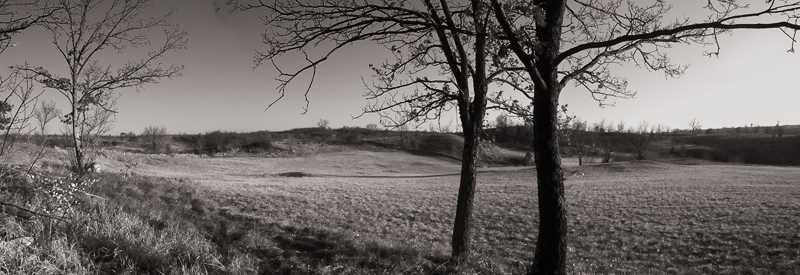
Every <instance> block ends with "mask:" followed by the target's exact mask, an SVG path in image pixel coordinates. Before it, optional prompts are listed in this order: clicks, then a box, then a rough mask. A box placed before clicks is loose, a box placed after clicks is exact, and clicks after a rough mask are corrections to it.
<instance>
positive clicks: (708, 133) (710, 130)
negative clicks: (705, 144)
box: [705, 128, 714, 135]
mask: <svg viewBox="0 0 800 275" xmlns="http://www.w3.org/2000/svg"><path fill="white" fill-rule="evenodd" d="M712 133H714V129H712V128H708V129H706V133H705V134H706V135H710V134H712Z"/></svg>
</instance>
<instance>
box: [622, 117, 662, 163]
mask: <svg viewBox="0 0 800 275" xmlns="http://www.w3.org/2000/svg"><path fill="white" fill-rule="evenodd" d="M656 136H657V134H656V132H655V130H654V129H653V127H650V123H649V122H647V121H644V120H643V121H642V122H639V126H638V127H636V128H629V129H628V131H627V132H626V133H625V140H627V141H628V144H629V145H630V146H631V147H632V148H633V149H634V150H635V151H636V158H637V159H639V160H643V159H646V158H647V156H646V155H645V153H646V152H647V146H649V145H650V143H651V142H652V141H653V139H655V137H656Z"/></svg>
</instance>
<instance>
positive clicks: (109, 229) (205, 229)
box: [0, 133, 800, 274]
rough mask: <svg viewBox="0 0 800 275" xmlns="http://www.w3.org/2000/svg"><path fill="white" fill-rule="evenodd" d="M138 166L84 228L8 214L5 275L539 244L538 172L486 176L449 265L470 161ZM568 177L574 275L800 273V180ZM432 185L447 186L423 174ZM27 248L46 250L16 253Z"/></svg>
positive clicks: (302, 268) (222, 266) (515, 263)
mask: <svg viewBox="0 0 800 275" xmlns="http://www.w3.org/2000/svg"><path fill="white" fill-rule="evenodd" d="M437 135H443V134H438V133H437ZM698 138H699V137H698ZM50 153H52V152H50ZM124 157H125V161H123V158H122V155H121V153H113V152H111V153H109V155H108V156H107V157H106V158H104V159H103V161H107V162H108V165H109V167H113V168H110V169H109V170H114V169H116V168H117V167H123V166H125V163H127V162H129V161H134V160H135V161H136V162H138V163H140V164H139V166H135V168H134V169H135V170H136V171H135V173H134V174H133V175H132V176H129V177H125V176H124V175H123V174H117V173H100V174H94V176H95V178H94V179H95V180H96V182H95V183H94V184H92V185H90V186H86V188H85V189H82V190H84V191H86V192H87V193H89V194H92V195H94V196H88V195H84V194H83V193H73V194H75V196H74V198H76V199H77V200H76V201H74V202H73V203H72V204H71V205H72V208H71V210H70V211H71V212H69V213H70V214H69V215H66V216H63V217H62V216H61V215H60V214H59V213H63V212H57V211H56V212H52V213H53V214H54V215H57V216H58V217H61V218H62V219H64V221H59V220H57V219H52V218H48V217H44V216H37V215H33V214H30V213H28V212H25V211H22V210H18V209H15V208H13V207H8V206H5V205H4V206H2V207H0V208H1V209H0V216H2V219H0V220H2V221H3V223H2V224H0V273H11V274H15V273H16V274H19V273H29V274H30V273H39V274H42V273H44V274H47V273H70V274H96V273H101V274H102V273H160V274H259V273H260V274H309V273H314V274H320V273H321V274H326V273H337V274H338V273H348V274H376V273H381V274H399V273H404V274H432V273H433V274H465V273H480V274H524V273H525V272H527V268H526V267H525V265H524V262H526V261H527V259H529V258H530V256H531V255H530V252H529V251H530V249H531V245H532V243H531V242H530V240H531V239H532V238H535V236H536V232H531V231H530V230H527V228H530V227H531V226H533V225H534V224H536V223H537V218H536V214H535V211H534V205H535V204H536V200H535V198H534V197H533V196H530V194H531V193H534V192H535V191H536V190H535V189H536V188H535V187H534V186H530V185H529V184H526V183H527V182H529V181H530V178H531V177H533V174H532V173H531V171H530V170H527V169H525V170H504V169H496V170H490V171H485V172H484V173H481V174H480V175H481V177H479V184H478V185H477V186H478V189H477V190H476V192H477V193H476V200H475V203H476V205H475V211H476V212H475V223H476V224H475V231H474V234H475V235H474V236H475V243H474V245H475V255H474V257H475V258H473V259H472V260H471V261H469V262H468V263H471V264H466V265H464V266H461V267H458V268H456V267H453V266H451V265H449V264H448V263H447V261H448V258H449V241H450V240H449V234H450V223H451V219H452V218H453V217H452V215H453V213H452V210H451V209H452V208H453V207H455V200H454V198H455V196H456V192H455V190H454V188H453V187H454V186H456V185H457V184H458V170H459V165H458V162H455V161H448V160H446V159H441V158H439V159H437V158H431V157H429V156H424V155H414V154H406V153H402V152H391V151H387V152H382V153H376V152H367V151H358V150H355V151H346V152H341V153H329V154H324V155H317V156H314V157H313V158H301V159H263V158H247V157H241V158H235V159H228V158H189V157H169V156H158V155H145V154H127V155H125V156H124ZM176 158H181V159H176ZM387 159H392V161H391V162H386V160H387ZM381 160H383V161H381ZM565 166H566V167H567V175H568V177H569V178H568V180H567V188H568V189H567V193H566V195H567V196H568V198H569V202H570V205H571V206H572V208H571V209H572V211H570V213H569V220H570V225H571V226H570V231H569V233H568V238H569V240H570V242H569V245H568V257H569V258H570V259H571V262H573V263H575V264H574V265H570V266H569V267H567V271H568V272H569V273H588V274H603V273H637V274H671V273H676V272H688V273H704V274H709V273H726V272H727V273H788V274H791V273H792V272H796V271H797V270H798V269H800V263H797V262H796V261H793V259H797V258H798V257H800V254H798V250H797V249H796V248H797V247H798V245H800V236H798V235H797V232H799V231H800V220H798V217H797V216H796V215H794V214H793V213H796V212H798V211H800V208H798V206H797V205H796V204H795V203H794V198H793V197H792V194H794V193H796V192H798V191H800V190H798V188H800V186H798V185H796V184H794V183H795V179H796V178H797V177H799V176H800V170H798V169H797V168H781V167H765V166H734V165H675V164H663V163H656V162H651V161H634V162H622V163H611V164H593V165H584V166H580V167H578V166H577V160H576V159H567V160H565ZM265 167H270V169H269V170H265V169H264V168H265ZM66 168H67V167H63V168H61V169H66ZM66 171H67V170H59V169H55V170H52V169H51V171H50V172H49V173H56V174H58V173H62V172H66ZM220 171H226V172H225V173H220ZM264 171H269V172H267V173H266V174H265V172H264ZM273 173H274V174H273ZM419 173H424V174H442V175H441V176H438V177H410V175H419ZM144 174H152V175H169V178H167V177H154V176H146V175H144ZM299 175H302V177H301V176H299ZM325 175H328V176H325ZM336 175H338V176H336ZM355 175H358V176H360V177H350V176H355ZM334 176H336V177H334ZM15 180H16V181H17V182H19V180H24V179H20V178H19V177H17V178H16V179H13V178H11V177H3V181H2V183H3V185H2V187H3V188H0V194H2V195H3V196H4V197H3V200H2V202H14V203H17V204H18V205H26V206H27V207H28V208H27V209H29V210H33V211H42V210H44V209H46V208H47V207H46V206H45V205H47V204H49V203H52V202H54V201H52V200H49V201H48V200H46V199H45V197H43V195H44V193H38V192H36V191H35V190H33V189H20V188H16V187H14V186H15V185H14V184H13V182H15ZM25 190H27V191H25ZM95 196H97V197H95ZM98 197H99V198H98ZM8 198H10V199H8ZM375 205H381V207H375ZM43 213H44V212H43ZM764 232H768V234H764ZM24 237H29V238H32V239H21V238H24ZM15 240H21V241H25V240H32V241H31V242H30V243H29V244H26V245H23V246H22V247H20V248H19V249H15V250H9V249H7V246H6V245H8V244H9V243H12V241H15Z"/></svg>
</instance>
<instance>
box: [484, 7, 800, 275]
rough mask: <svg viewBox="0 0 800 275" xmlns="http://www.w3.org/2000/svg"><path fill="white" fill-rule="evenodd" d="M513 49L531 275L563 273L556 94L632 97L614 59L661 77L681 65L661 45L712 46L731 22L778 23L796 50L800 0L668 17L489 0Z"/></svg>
mask: <svg viewBox="0 0 800 275" xmlns="http://www.w3.org/2000/svg"><path fill="white" fill-rule="evenodd" d="M489 1H490V2H491V5H492V9H493V11H494V14H495V16H496V17H497V22H498V23H499V24H500V25H501V26H502V28H503V34H504V35H505V36H506V37H507V38H508V39H507V40H505V41H508V46H509V48H510V49H511V52H513V54H514V55H515V56H516V57H517V58H518V60H519V62H520V63H521V64H522V65H523V68H524V71H525V72H526V73H527V74H529V75H530V78H531V79H532V81H533V83H534V87H533V100H532V105H533V125H534V126H533V127H534V131H533V134H534V155H535V159H536V173H537V182H538V183H537V186H538V198H539V200H538V203H539V231H538V234H539V236H538V238H537V244H536V250H535V252H534V261H533V264H532V266H531V268H530V271H529V272H530V273H531V274H565V273H566V251H567V242H566V233H567V220H566V202H565V197H564V175H563V172H562V169H561V157H560V155H559V152H558V138H557V134H556V133H557V127H556V125H557V117H558V116H557V114H558V102H559V95H560V94H561V91H562V89H563V88H564V87H565V86H566V85H567V84H569V83H571V82H572V83H575V84H576V85H578V86H580V87H584V88H586V89H587V90H589V91H590V92H591V94H592V96H593V97H595V99H598V100H601V101H602V100H604V99H606V98H608V97H630V96H632V95H633V94H634V93H633V92H631V91H629V90H628V89H627V83H628V82H627V80H626V79H624V78H621V77H618V76H615V75H614V74H613V73H612V68H613V65H616V64H624V63H636V64H638V65H640V66H642V67H644V68H647V69H648V70H652V71H660V72H663V73H665V74H666V75H667V76H673V77H675V76H679V75H681V74H683V73H684V72H685V69H686V66H682V65H676V64H673V63H671V62H670V60H669V58H668V57H667V55H666V53H664V52H663V51H661V50H662V49H664V48H668V47H671V46H672V45H675V44H707V45H712V46H716V48H715V49H714V50H712V51H711V52H707V53H706V55H709V56H717V55H719V53H720V47H719V46H720V45H719V43H718V41H719V40H717V39H716V38H717V37H718V36H719V35H721V34H725V33H727V32H729V31H731V30H735V29H778V30H780V31H782V32H783V33H784V34H785V35H786V36H787V37H788V38H789V40H788V41H789V42H790V43H791V46H790V50H792V51H793V49H794V41H795V39H794V38H795V34H796V31H797V30H798V29H800V26H799V25H798V24H797V20H798V18H799V17H798V14H797V12H798V10H800V2H787V1H775V0H769V1H766V3H764V1H760V3H752V4H740V3H738V2H735V1H725V0H719V1H715V0H709V1H704V3H706V6H705V7H703V11H704V12H705V16H702V17H699V20H698V19H693V18H686V17H682V18H666V17H665V15H666V14H668V11H669V10H670V9H671V6H669V5H668V4H667V3H666V1H654V2H647V3H644V4H643V3H642V2H640V1H624V0H533V1H523V0H509V1H503V0H489Z"/></svg>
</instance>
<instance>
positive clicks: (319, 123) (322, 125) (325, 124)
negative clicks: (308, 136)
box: [317, 119, 330, 130]
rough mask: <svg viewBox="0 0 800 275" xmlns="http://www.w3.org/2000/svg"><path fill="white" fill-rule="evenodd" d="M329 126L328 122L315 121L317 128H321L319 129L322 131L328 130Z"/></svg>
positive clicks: (322, 120)
mask: <svg viewBox="0 0 800 275" xmlns="http://www.w3.org/2000/svg"><path fill="white" fill-rule="evenodd" d="M329 124H330V121H328V120H327V119H320V120H319V121H317V127H319V128H321V129H324V130H327V129H328V125H329Z"/></svg>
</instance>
